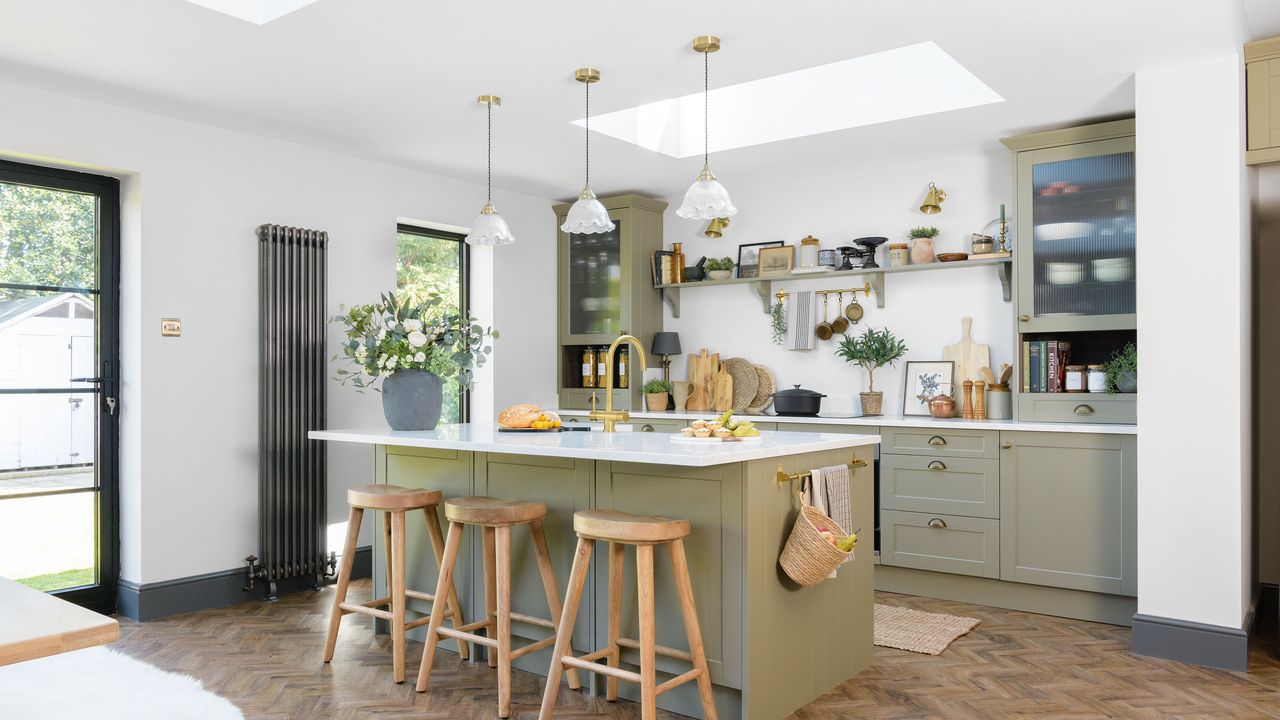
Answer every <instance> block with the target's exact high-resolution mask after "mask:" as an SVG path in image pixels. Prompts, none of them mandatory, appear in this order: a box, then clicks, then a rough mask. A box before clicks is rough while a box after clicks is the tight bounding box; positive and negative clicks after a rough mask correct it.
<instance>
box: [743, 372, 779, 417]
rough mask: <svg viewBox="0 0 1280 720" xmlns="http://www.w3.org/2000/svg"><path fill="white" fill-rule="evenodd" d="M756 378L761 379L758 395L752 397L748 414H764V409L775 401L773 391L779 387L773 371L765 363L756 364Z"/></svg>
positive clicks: (757, 390)
mask: <svg viewBox="0 0 1280 720" xmlns="http://www.w3.org/2000/svg"><path fill="white" fill-rule="evenodd" d="M755 370H756V379H758V380H759V381H760V384H759V386H758V387H757V389H756V396H755V397H754V398H752V399H751V404H750V405H748V406H747V414H749V415H763V414H764V411H765V410H766V409H767V408H768V407H769V404H770V403H772V402H773V391H774V390H775V389H777V388H776V387H775V386H774V383H773V373H771V372H769V368H767V367H765V366H763V365H756V366H755Z"/></svg>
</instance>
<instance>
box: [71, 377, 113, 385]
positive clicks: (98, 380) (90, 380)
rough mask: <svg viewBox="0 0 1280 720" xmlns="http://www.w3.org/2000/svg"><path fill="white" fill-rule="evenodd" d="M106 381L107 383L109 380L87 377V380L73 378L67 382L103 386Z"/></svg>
mask: <svg viewBox="0 0 1280 720" xmlns="http://www.w3.org/2000/svg"><path fill="white" fill-rule="evenodd" d="M106 381H107V378H100V377H87V378H71V379H70V380H68V381H67V382H87V383H95V384H102V383H104V382H106Z"/></svg>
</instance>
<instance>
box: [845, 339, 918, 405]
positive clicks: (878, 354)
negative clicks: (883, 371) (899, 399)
mask: <svg viewBox="0 0 1280 720" xmlns="http://www.w3.org/2000/svg"><path fill="white" fill-rule="evenodd" d="M906 354H907V344H906V343H905V342H903V341H902V340H899V339H898V338H896V337H894V336H893V333H892V332H890V331H889V328H885V329H883V330H876V329H875V328H873V327H870V326H868V327H867V328H866V329H865V330H863V331H862V334H861V335H858V336H857V337H854V336H851V335H845V336H844V339H843V340H841V341H840V347H838V348H836V355H839V356H840V357H842V358H844V359H845V362H850V363H854V364H857V365H859V366H861V367H862V369H864V370H866V371H867V391H866V392H864V393H861V395H860V397H861V399H862V414H863V415H879V414H880V408H881V406H882V405H883V403H884V393H882V392H879V391H878V390H876V386H875V380H874V378H873V375H874V374H875V371H876V368H881V367H884V366H885V365H890V366H892V365H893V364H894V363H896V362H898V361H899V360H901V359H902V356H903V355H906Z"/></svg>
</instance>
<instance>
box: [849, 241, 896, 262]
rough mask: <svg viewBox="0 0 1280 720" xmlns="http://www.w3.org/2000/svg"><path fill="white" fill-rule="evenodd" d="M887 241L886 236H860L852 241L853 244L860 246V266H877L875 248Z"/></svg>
mask: <svg viewBox="0 0 1280 720" xmlns="http://www.w3.org/2000/svg"><path fill="white" fill-rule="evenodd" d="M887 242H889V238H887V237H876V236H873V237H860V238H857V239H855V240H854V241H853V244H854V245H857V246H859V247H861V248H862V253H863V254H862V257H863V260H862V267H863V269H868V268H878V267H880V266H879V265H878V264H876V248H878V247H880V246H881V245H883V244H885V243H887Z"/></svg>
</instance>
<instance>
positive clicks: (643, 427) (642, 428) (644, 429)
mask: <svg viewBox="0 0 1280 720" xmlns="http://www.w3.org/2000/svg"><path fill="white" fill-rule="evenodd" d="M640 432H653V426H652V425H650V424H648V423H645V424H644V425H641V426H640Z"/></svg>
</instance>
